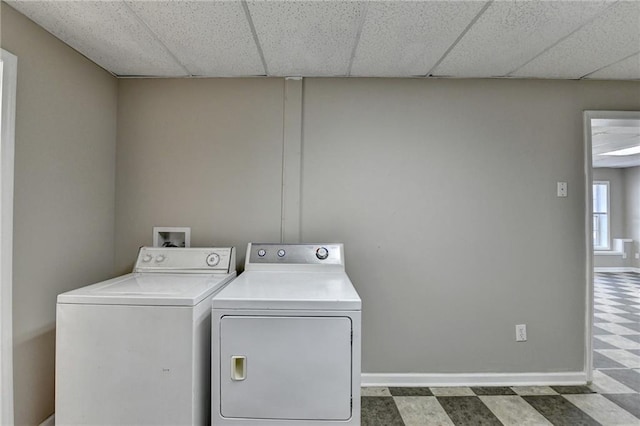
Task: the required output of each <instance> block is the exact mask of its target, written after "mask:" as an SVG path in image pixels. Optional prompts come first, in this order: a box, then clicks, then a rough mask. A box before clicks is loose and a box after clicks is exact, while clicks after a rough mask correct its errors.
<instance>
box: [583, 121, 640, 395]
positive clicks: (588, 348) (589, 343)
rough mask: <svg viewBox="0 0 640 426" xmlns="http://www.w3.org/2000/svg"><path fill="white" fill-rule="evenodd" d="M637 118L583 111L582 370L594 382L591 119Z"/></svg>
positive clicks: (588, 380) (588, 379)
mask: <svg viewBox="0 0 640 426" xmlns="http://www.w3.org/2000/svg"><path fill="white" fill-rule="evenodd" d="M594 118H595V119H598V118H601V119H640V111H598V110H585V111H583V121H584V178H585V181H584V183H585V243H586V244H585V246H586V253H585V254H586V261H587V262H586V268H587V270H586V280H587V286H586V288H587V294H586V298H585V299H586V310H585V356H584V371H585V374H586V377H587V382H588V383H590V382H592V381H593V309H594V308H593V299H594V297H593V290H594V288H593V276H594V273H593V268H594V265H593V219H592V217H593V161H592V160H593V159H592V157H593V153H592V143H591V120H592V119H594Z"/></svg>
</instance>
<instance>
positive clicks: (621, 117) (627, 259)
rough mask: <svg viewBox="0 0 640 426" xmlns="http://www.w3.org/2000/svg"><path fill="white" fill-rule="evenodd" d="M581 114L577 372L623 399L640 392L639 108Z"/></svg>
mask: <svg viewBox="0 0 640 426" xmlns="http://www.w3.org/2000/svg"><path fill="white" fill-rule="evenodd" d="M584 119H585V141H586V149H585V169H586V173H585V176H586V182H585V183H586V185H587V191H586V193H587V194H588V196H587V200H586V201H587V206H586V211H587V216H586V220H587V232H586V238H587V268H588V270H587V289H588V291H587V336H586V337H587V339H586V341H587V348H586V357H585V358H586V365H585V369H586V371H587V377H588V379H589V380H590V381H593V385H594V386H595V387H596V388H597V389H598V391H602V393H603V394H605V396H606V397H607V398H609V399H615V398H624V397H625V396H624V395H627V394H628V395H632V394H634V393H637V392H638V391H640V373H639V372H638V371H636V370H637V369H638V368H640V112H635V111H586V112H585V115H584ZM607 394H608V395H607ZM621 395H622V396H621ZM614 402H615V401H614Z"/></svg>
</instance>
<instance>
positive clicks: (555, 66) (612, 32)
mask: <svg viewBox="0 0 640 426" xmlns="http://www.w3.org/2000/svg"><path fill="white" fill-rule="evenodd" d="M638 51H640V2H638V1H620V2H617V3H615V4H614V5H613V6H611V7H610V8H608V9H607V10H606V11H605V12H604V13H603V14H602V15H600V16H598V17H597V18H596V19H594V20H593V21H591V22H590V23H589V24H587V25H585V26H584V27H582V28H580V29H579V30H578V31H576V32H575V33H573V34H571V35H570V36H569V37H567V38H566V39H564V40H563V41H561V42H560V43H558V44H557V45H555V46H553V47H552V48H551V49H549V50H548V51H546V52H545V53H543V54H542V55H540V56H538V57H537V58H535V59H534V60H533V61H531V62H529V63H528V64H526V65H525V66H523V67H522V68H520V69H519V70H517V71H516V72H514V73H513V74H512V75H513V76H517V77H530V76H534V77H544V78H580V77H583V76H585V75H587V74H589V73H591V72H593V71H595V70H598V69H600V68H602V67H604V66H607V65H609V64H613V63H614V62H618V61H619V60H621V59H622V58H626V57H627V56H629V55H632V54H634V53H636V52H638Z"/></svg>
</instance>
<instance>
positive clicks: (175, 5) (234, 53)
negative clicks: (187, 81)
mask: <svg viewBox="0 0 640 426" xmlns="http://www.w3.org/2000/svg"><path fill="white" fill-rule="evenodd" d="M127 4H128V5H129V7H130V8H131V9H132V10H133V11H134V12H135V13H136V14H137V15H138V16H139V17H140V18H141V19H142V20H143V21H144V22H145V23H146V24H147V25H148V26H149V28H150V29H151V30H152V31H153V32H154V33H155V34H156V36H157V37H158V38H159V39H160V41H162V43H164V45H165V46H167V47H168V48H169V50H170V51H171V52H172V53H173V54H174V55H175V56H176V58H178V60H179V61H180V62H181V63H182V64H183V65H184V66H185V67H186V68H187V70H189V72H190V73H191V74H193V75H199V76H209V77H221V76H248V75H262V74H264V73H265V71H264V67H263V66H262V61H261V60H260V55H259V53H258V49H257V46H256V44H255V41H254V39H253V35H252V33H251V27H250V26H249V23H248V21H247V18H246V16H245V13H244V9H243V8H242V3H241V2H240V1H127Z"/></svg>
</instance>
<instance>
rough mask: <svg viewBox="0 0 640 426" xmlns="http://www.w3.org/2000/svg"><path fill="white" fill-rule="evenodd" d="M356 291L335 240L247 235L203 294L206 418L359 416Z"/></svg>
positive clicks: (261, 420) (332, 419)
mask: <svg viewBox="0 0 640 426" xmlns="http://www.w3.org/2000/svg"><path fill="white" fill-rule="evenodd" d="M361 306H362V303H361V301H360V297H359V296H358V293H357V292H356V290H355V288H354V287H353V285H352V283H351V281H350V280H349V277H348V276H347V274H346V272H345V266H344V249H343V245H342V244H255V243H250V244H249V246H248V248H247V257H246V262H245V272H244V273H242V274H241V275H240V276H239V277H238V278H237V279H236V280H234V281H233V282H232V283H231V284H229V285H228V286H227V287H225V288H224V289H223V290H222V291H221V292H220V293H218V294H217V295H216V296H214V298H213V303H212V312H213V314H212V384H213V389H212V404H211V409H212V414H211V416H212V417H211V419H212V424H213V425H268V426H275V425H288V426H292V425H296V426H303V425H337V424H341V425H359V424H360V352H361Z"/></svg>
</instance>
